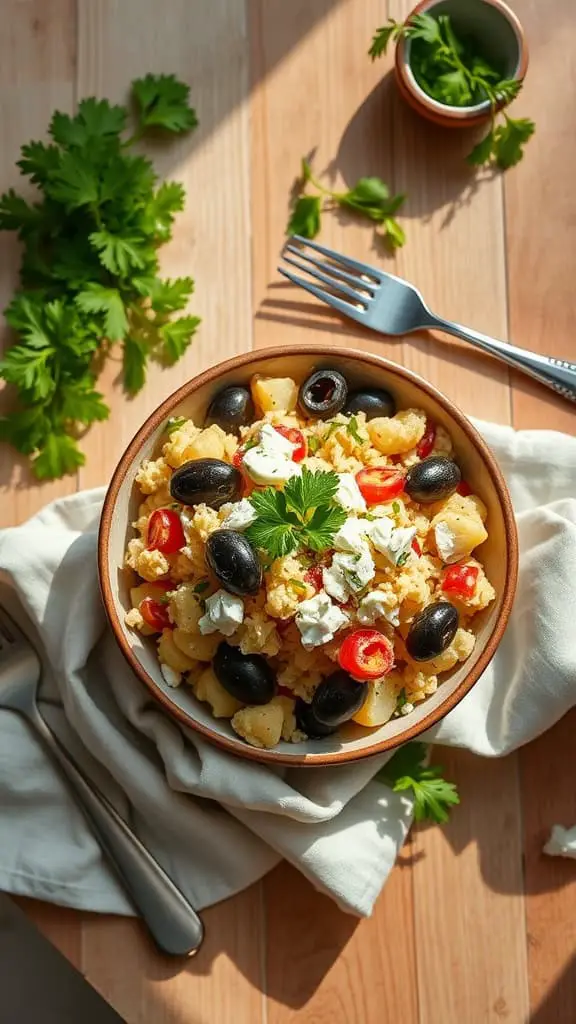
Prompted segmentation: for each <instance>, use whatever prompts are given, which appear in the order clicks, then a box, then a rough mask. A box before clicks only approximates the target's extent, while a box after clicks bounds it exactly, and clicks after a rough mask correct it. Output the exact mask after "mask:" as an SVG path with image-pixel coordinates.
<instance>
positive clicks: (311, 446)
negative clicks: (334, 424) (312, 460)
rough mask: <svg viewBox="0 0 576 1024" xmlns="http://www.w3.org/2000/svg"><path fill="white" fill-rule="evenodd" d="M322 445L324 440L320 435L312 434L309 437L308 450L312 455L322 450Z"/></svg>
mask: <svg viewBox="0 0 576 1024" xmlns="http://www.w3.org/2000/svg"><path fill="white" fill-rule="evenodd" d="M321 447H322V441H321V440H320V438H319V437H316V436H314V435H313V436H312V437H309V438H308V452H309V453H310V455H316V452H318V451H320V448H321Z"/></svg>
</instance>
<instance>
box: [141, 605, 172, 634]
mask: <svg viewBox="0 0 576 1024" xmlns="http://www.w3.org/2000/svg"><path fill="white" fill-rule="evenodd" d="M140 615H141V616H142V618H143V619H144V622H145V623H146V625H147V626H150V628H151V629H155V630H156V631H157V632H158V633H161V632H162V630H163V629H172V622H171V621H170V616H169V615H168V605H165V604H160V602H159V601H155V600H154V598H153V597H145V598H144V600H143V601H140Z"/></svg>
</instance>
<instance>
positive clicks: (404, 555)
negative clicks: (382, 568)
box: [396, 551, 410, 569]
mask: <svg viewBox="0 0 576 1024" xmlns="http://www.w3.org/2000/svg"><path fill="white" fill-rule="evenodd" d="M409 557H410V552H409V551H403V552H402V554H401V555H400V557H399V559H398V561H397V562H396V565H397V566H398V568H399V569H401V568H402V566H403V565H406V562H407V561H408V558H409Z"/></svg>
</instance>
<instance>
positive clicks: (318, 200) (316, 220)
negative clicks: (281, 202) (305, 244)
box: [286, 196, 322, 238]
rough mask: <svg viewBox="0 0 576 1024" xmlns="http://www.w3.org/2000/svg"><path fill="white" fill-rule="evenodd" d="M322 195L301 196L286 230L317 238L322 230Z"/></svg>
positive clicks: (305, 236)
mask: <svg viewBox="0 0 576 1024" xmlns="http://www.w3.org/2000/svg"><path fill="white" fill-rule="evenodd" d="M321 213H322V197H321V196H300V197H299V198H298V199H297V200H296V203H295V205H294V209H293V210H292V215H291V217H290V220H289V221H288V227H287V228H286V232H287V234H289V235H301V236H302V238H316V235H317V234H318V232H319V231H320V218H321Z"/></svg>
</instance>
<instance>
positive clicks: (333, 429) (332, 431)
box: [322, 420, 343, 444]
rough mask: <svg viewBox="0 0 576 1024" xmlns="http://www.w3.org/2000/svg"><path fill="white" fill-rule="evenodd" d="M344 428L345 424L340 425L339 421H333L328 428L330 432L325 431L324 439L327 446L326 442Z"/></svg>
mask: <svg viewBox="0 0 576 1024" xmlns="http://www.w3.org/2000/svg"><path fill="white" fill-rule="evenodd" d="M342 426H343V424H342V423H339V422H338V420H333V422H332V423H331V424H330V426H329V427H328V430H325V431H324V436H323V438H322V441H323V443H324V444H325V443H326V441H328V439H329V438H330V437H332V434H335V433H336V431H337V430H339V429H340V427H342Z"/></svg>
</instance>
